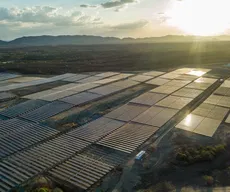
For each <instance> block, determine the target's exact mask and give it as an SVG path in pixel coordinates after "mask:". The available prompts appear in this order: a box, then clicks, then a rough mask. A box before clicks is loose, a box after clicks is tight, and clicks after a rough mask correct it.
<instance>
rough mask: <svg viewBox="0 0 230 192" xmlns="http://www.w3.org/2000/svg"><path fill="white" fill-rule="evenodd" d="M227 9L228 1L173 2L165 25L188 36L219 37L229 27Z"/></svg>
mask: <svg viewBox="0 0 230 192" xmlns="http://www.w3.org/2000/svg"><path fill="white" fill-rule="evenodd" d="M229 7H230V0H183V1H175V0H174V1H173V5H172V7H171V9H170V10H168V11H167V12H166V16H167V18H169V19H168V20H167V23H168V24H169V25H171V26H174V27H177V28H179V29H181V30H182V31H184V32H185V33H186V34H190V35H198V36H209V35H219V34H222V33H224V32H225V31H226V30H227V29H229V27H230V12H229Z"/></svg>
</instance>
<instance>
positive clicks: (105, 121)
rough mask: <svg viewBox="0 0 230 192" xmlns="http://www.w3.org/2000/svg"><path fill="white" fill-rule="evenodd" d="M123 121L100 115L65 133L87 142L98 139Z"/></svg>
mask: <svg viewBox="0 0 230 192" xmlns="http://www.w3.org/2000/svg"><path fill="white" fill-rule="evenodd" d="M124 124H125V123H123V122H121V121H117V120H113V119H109V118H105V117H101V118H99V119H97V120H95V121H93V122H91V123H88V124H86V125H84V126H82V127H80V128H77V129H75V130H73V131H70V132H69V133H67V135H70V136H73V137H76V138H79V139H83V140H86V141H89V142H92V143H93V142H95V141H98V140H99V139H100V138H102V137H104V136H106V135H108V134H109V133H110V132H112V131H114V130H116V129H118V128H119V127H121V126H122V125H124Z"/></svg>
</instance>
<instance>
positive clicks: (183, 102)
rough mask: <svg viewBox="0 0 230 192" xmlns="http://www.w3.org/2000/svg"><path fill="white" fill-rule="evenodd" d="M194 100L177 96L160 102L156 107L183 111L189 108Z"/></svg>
mask: <svg viewBox="0 0 230 192" xmlns="http://www.w3.org/2000/svg"><path fill="white" fill-rule="evenodd" d="M192 100H193V99H191V98H185V97H177V96H168V97H166V98H164V99H163V100H161V101H159V102H158V103H157V104H156V105H157V106H161V107H168V108H173V109H182V108H184V107H185V106H187V105H188V104H189V103H190V102H191V101H192Z"/></svg>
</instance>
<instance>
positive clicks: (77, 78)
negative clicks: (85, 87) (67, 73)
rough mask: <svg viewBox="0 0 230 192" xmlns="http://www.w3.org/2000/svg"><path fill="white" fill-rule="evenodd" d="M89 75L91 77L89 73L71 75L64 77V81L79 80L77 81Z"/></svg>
mask: <svg viewBox="0 0 230 192" xmlns="http://www.w3.org/2000/svg"><path fill="white" fill-rule="evenodd" d="M87 77H89V75H86V74H76V75H74V76H71V77H68V78H65V79H63V81H68V82H77V81H79V80H81V79H84V78H87Z"/></svg>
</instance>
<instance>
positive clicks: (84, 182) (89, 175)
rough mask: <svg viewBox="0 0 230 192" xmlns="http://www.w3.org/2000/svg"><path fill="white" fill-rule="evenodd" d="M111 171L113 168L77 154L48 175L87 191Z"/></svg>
mask: <svg viewBox="0 0 230 192" xmlns="http://www.w3.org/2000/svg"><path fill="white" fill-rule="evenodd" d="M112 169H113V166H110V165H108V164H106V163H103V162H101V161H98V160H95V159H92V158H90V157H87V156H84V155H80V154H79V155H76V156H75V157H73V158H71V159H69V160H68V161H66V162H64V163H63V164H61V165H59V166H57V167H55V168H54V169H52V170H51V171H50V172H49V173H50V174H51V175H53V176H54V177H57V178H60V179H62V180H63V179H64V180H66V181H67V182H69V183H71V184H72V185H74V186H77V187H79V188H82V189H84V190H87V189H88V188H89V187H91V186H92V185H93V184H94V183H96V182H97V181H99V180H100V179H101V178H103V177H104V176H105V175H106V174H107V173H109V172H110V171H111V170H112Z"/></svg>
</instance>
